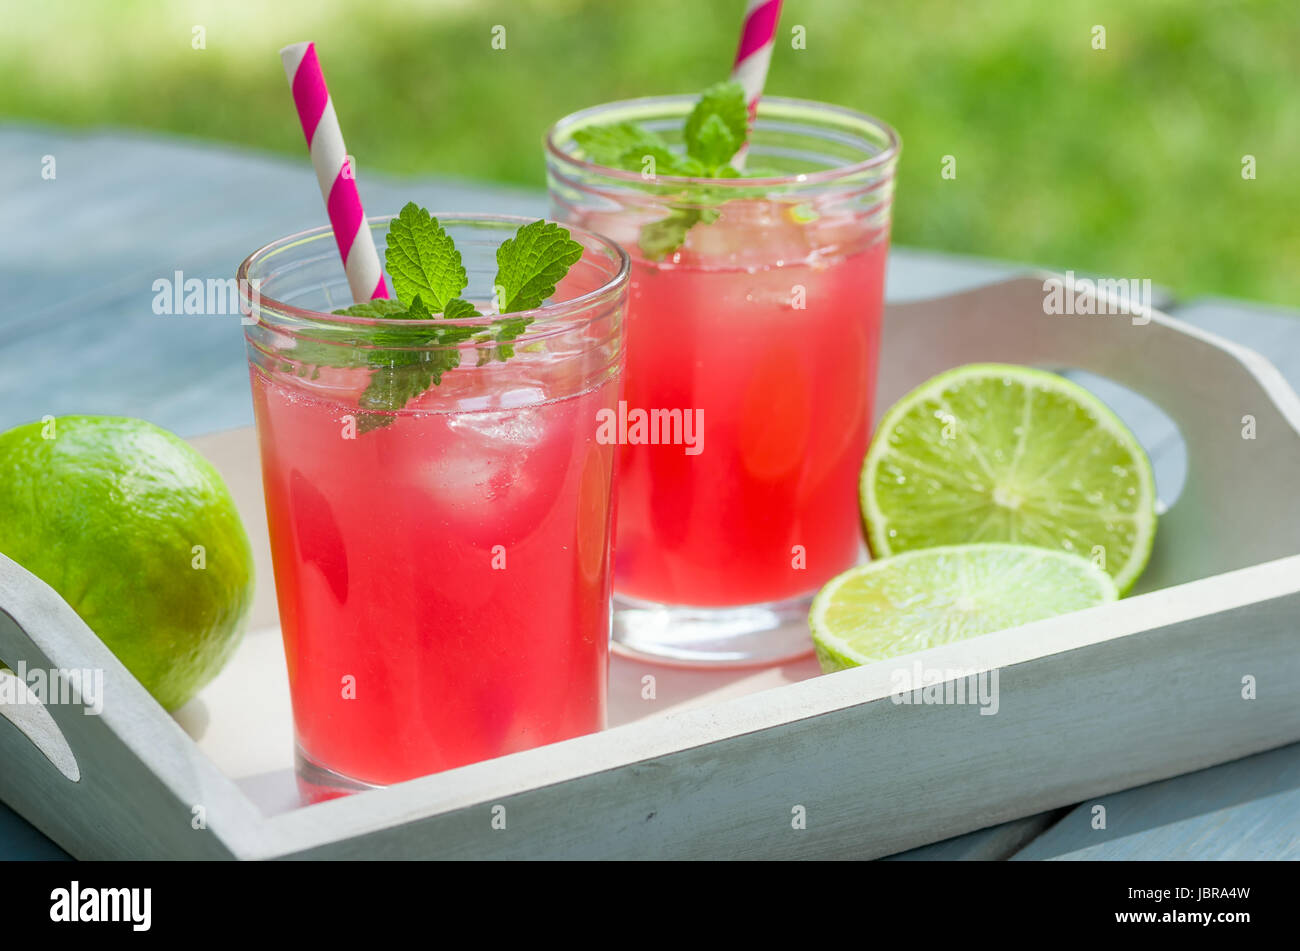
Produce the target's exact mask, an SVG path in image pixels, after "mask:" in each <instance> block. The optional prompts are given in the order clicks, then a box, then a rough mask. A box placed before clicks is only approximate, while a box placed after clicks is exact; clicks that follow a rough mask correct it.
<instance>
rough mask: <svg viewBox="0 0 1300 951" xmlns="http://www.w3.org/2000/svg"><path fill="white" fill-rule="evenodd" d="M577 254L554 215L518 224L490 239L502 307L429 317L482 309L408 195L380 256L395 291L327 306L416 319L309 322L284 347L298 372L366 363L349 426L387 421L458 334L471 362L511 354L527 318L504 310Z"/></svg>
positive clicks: (545, 284)
mask: <svg viewBox="0 0 1300 951" xmlns="http://www.w3.org/2000/svg"><path fill="white" fill-rule="evenodd" d="M581 257H582V245H581V244H579V243H578V242H577V241H574V240H573V238H572V237H570V235H569V232H568V231H566V230H565V229H564V228H561V227H560V226H559V225H555V224H548V223H547V222H544V221H534V222H530V223H529V224H526V225H523V226H521V227H520V228H519V229H518V230H517V231H516V232H515V234H514V237H512V238H509V239H507V240H506V241H505V242H504V243H503V244H502V245H501V247H500V248H498V249H497V267H498V270H497V276H496V280H495V282H494V284H495V285H496V287H497V288H498V291H497V293H498V296H499V298H500V300H499V303H498V308H497V309H498V312H499V313H501V314H502V315H503V316H501V317H500V318H498V319H496V320H493V321H492V322H491V323H490V324H487V325H482V324H478V325H474V324H470V325H465V324H454V323H447V324H437V323H432V324H431V323H428V321H430V320H432V319H435V318H438V317H441V318H442V319H444V320H447V321H453V320H465V319H467V318H471V317H481V316H483V315H482V314H480V313H479V311H478V308H476V307H475V306H474V305H473V304H472V303H471V302H469V301H467V300H464V299H462V298H461V297H460V296H459V295H460V294H461V292H462V291H464V289H465V287H466V286H467V285H468V283H469V279H468V275H467V274H466V271H465V266H464V263H463V262H462V260H461V256H460V252H459V251H458V250H457V249H456V245H455V242H454V241H452V238H451V235H449V234H447V232H446V231H445V230H443V228H442V226H441V225H440V224H439V223H438V219H437V218H434V217H433V216H432V215H430V214H429V212H428V211H427V210H425V209H424V208H420V207H419V206H418V205H416V204H415V203H414V202H410V203H408V204H407V205H406V207H404V208H403V209H402V211H401V213H400V214H399V215H398V216H397V217H396V218H394V219H393V220H392V222H391V223H390V224H389V226H388V247H387V250H386V252H385V258H386V260H387V262H388V269H389V275H390V277H391V278H392V280H393V289H394V290H395V291H396V292H397V298H396V299H391V298H377V299H375V300H368V301H363V302H361V303H359V304H353V305H351V306H350V307H343V308H340V309H338V310H336V311H334V313H335V314H339V315H343V316H349V317H368V318H372V319H386V320H391V321H401V320H411V321H422V323H421V324H420V325H419V326H412V327H409V328H408V327H402V326H401V325H400V324H391V325H388V326H384V327H381V328H368V327H357V328H353V327H329V328H320V329H316V330H313V331H312V336H311V338H310V339H305V338H300V339H299V340H298V341H297V343H296V345H295V347H294V349H293V351H292V353H291V356H292V357H293V359H294V360H295V361H296V362H297V372H298V373H299V375H305V374H306V373H307V372H308V371H309V370H310V371H311V372H312V374H313V378H314V377H315V376H316V375H319V373H320V368H321V367H341V368H351V369H355V368H359V367H369V368H370V370H371V373H370V381H369V383H368V384H367V386H366V388H365V390H364V391H363V392H362V394H361V396H360V398H359V399H358V405H359V406H360V407H361V409H362V410H363V411H364V412H362V413H359V414H357V430H358V431H359V432H363V433H364V432H369V431H370V430H373V429H378V428H379V427H382V426H387V425H389V424H390V423H393V422H395V421H396V419H397V417H396V416H395V415H391V414H394V413H396V411H397V410H400V409H401V408H402V407H404V406H406V405H407V404H408V403H410V402H411V401H412V400H414V399H416V398H417V397H418V396H420V395H421V394H422V393H424V392H425V391H426V390H428V389H429V388H430V387H433V386H437V385H439V384H440V383H441V382H442V378H443V375H444V374H446V373H447V372H448V371H449V370H454V369H456V368H457V367H459V366H460V358H461V352H460V345H461V344H464V343H466V342H467V341H472V342H473V343H474V344H475V345H476V346H477V348H478V365H479V366H483V365H484V364H487V363H491V362H492V361H493V360H498V361H504V360H508V359H509V358H510V357H512V356H514V347H513V345H512V344H513V341H515V340H516V339H517V338H518V337H519V336H520V334H522V333H523V332H524V330H525V329H526V328H527V327H528V325H529V324H530V323H532V320H533V318H531V317H507V316H504V315H505V314H508V313H514V312H517V311H521V310H531V309H533V308H535V307H540V306H541V305H542V303H543V302H544V301H545V300H546V299H547V298H548V297H550V296H551V295H552V294H554V293H555V287H556V285H557V284H558V283H559V282H560V281H561V280H562V279H563V278H564V276H565V274H567V273H568V271H569V268H570V267H572V266H573V264H574V263H575V262H577V261H578V259H579V258H581ZM284 369H285V370H292V369H294V364H290V363H287V362H286V363H285V364H284Z"/></svg>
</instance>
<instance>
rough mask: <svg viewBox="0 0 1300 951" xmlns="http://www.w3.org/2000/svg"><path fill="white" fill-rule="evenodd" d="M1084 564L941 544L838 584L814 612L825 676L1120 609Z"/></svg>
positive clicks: (816, 602)
mask: <svg viewBox="0 0 1300 951" xmlns="http://www.w3.org/2000/svg"><path fill="white" fill-rule="evenodd" d="M1118 597H1119V590H1118V588H1117V587H1116V585H1115V582H1114V580H1113V579H1112V578H1111V577H1110V575H1109V574H1108V573H1106V572H1105V571H1103V570H1102V569H1100V568H1098V567H1097V566H1096V565H1094V564H1093V563H1092V562H1090V561H1088V560H1087V559H1086V558H1083V557H1081V556H1079V555H1074V554H1070V553H1068V552H1061V551H1055V550H1052V549H1048V548H1041V547H1038V546H1032V545H1014V544H1006V543H1000V542H993V543H986V544H976V545H941V546H936V547H933V548H921V549H916V550H914V551H910V552H904V553H903V554H900V555H895V556H893V557H890V558H884V559H880V560H877V561H872V562H868V563H867V564H865V565H859V566H857V567H855V568H851V569H850V570H849V571H846V572H844V573H843V574H841V575H839V576H837V577H835V578H833V579H832V580H831V581H830V582H828V583H827V584H826V586H825V587H823V588H822V590H821V591H820V592H819V593H818V594H817V596H816V597H815V598H814V599H813V603H812V608H811V611H810V612H809V625H810V627H811V629H812V637H813V644H814V646H815V648H816V651H817V657H818V660H819V661H820V662H821V665H822V669H823V670H825V671H832V670H842V669H844V668H846V667H855V666H858V665H861V664H869V663H874V662H876V661H880V660H886V659H889V658H891V657H897V656H901V655H904V654H909V653H912V652H914V651H918V650H925V649H927V648H930V647H937V646H940V645H942V644H950V643H955V642H957V641H960V640H965V639H967V638H970V637H977V636H980V635H983V634H990V633H993V632H994V631H1000V630H1006V629H1008V628H1012V627H1018V626H1020V625H1022V624H1028V623H1031V622H1033V621H1039V620H1043V619H1045V618H1049V617H1056V616H1058V615H1061V614H1066V613H1070V612H1072V611H1078V610H1083V609H1085V608H1089V607H1096V606H1097V605H1100V604H1106V603H1109V602H1111V601H1115V600H1116V599H1117V598H1118Z"/></svg>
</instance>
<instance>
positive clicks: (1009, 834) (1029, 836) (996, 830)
mask: <svg viewBox="0 0 1300 951" xmlns="http://www.w3.org/2000/svg"><path fill="white" fill-rule="evenodd" d="M1068 812H1069V810H1068V809H1053V810H1051V811H1049V812H1040V813H1038V814H1037V815H1033V816H1028V817H1026V818H1024V819H1015V820H1013V821H1011V822H1004V823H1002V824H1001V825H996V826H990V827H989V828H987V829H980V830H978V831H976V832H968V833H967V834H966V835H959V836H956V837H955V838H952V839H945V840H944V841H942V842H936V843H934V844H933V845H923V846H921V847H920V848H919V849H911V850H910V851H907V852H899V853H898V854H896V855H889V856H886V857H885V859H884V861H887V862H997V861H1001V860H1003V859H1007V858H1010V857H1011V856H1013V855H1015V854H1016V852H1018V851H1020V849H1022V848H1024V847H1025V846H1026V845H1028V844H1029V843H1030V842H1032V841H1033V840H1034V839H1035V838H1036V837H1037V836H1039V835H1041V834H1042V833H1043V832H1045V831H1047V830H1048V829H1050V828H1051V827H1052V825H1053V824H1054V823H1056V822H1058V821H1059V820H1060V819H1061V817H1062V816H1064V815H1065V814H1066V813H1068Z"/></svg>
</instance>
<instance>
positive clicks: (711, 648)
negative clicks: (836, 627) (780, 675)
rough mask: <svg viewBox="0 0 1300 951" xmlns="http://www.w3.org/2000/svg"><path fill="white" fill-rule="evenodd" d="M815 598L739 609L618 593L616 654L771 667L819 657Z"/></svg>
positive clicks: (678, 663) (698, 663) (687, 663)
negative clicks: (813, 629)
mask: <svg viewBox="0 0 1300 951" xmlns="http://www.w3.org/2000/svg"><path fill="white" fill-rule="evenodd" d="M812 599H813V596H812V595H811V594H809V595H806V596H805V597H801V598H792V599H790V600H788V601H774V602H770V603H767V604H750V605H745V606H744V607H736V608H694V607H683V606H677V605H669V604H655V603H653V602H649V601H638V600H636V599H634V598H628V597H623V596H621V595H618V594H615V595H614V650H615V651H616V652H617V653H619V654H622V655H624V656H627V657H632V658H635V659H638V660H648V661H653V662H655V663H659V664H669V665H672V666H678V667H715V668H726V667H770V666H774V665H776V664H782V663H786V662H788V661H792V660H800V659H802V658H804V657H808V656H810V655H811V654H812V653H813V643H812V636H811V635H810V634H809V632H808V609H809V608H810V607H811V605H812Z"/></svg>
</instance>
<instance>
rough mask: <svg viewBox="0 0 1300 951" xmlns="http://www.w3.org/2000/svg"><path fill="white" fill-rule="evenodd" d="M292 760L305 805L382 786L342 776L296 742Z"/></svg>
mask: <svg viewBox="0 0 1300 951" xmlns="http://www.w3.org/2000/svg"><path fill="white" fill-rule="evenodd" d="M293 761H294V762H293V766H294V772H295V773H296V774H297V777H298V794H299V795H300V796H302V801H303V802H304V803H305V804H307V805H311V804H312V803H316V802H325V800H327V799H337V798H339V797H340V796H350V795H352V793H359V792H365V791H366V790H367V789H383V788H384V787H383V786H376V785H375V784H374V783H367V782H362V781H361V780H359V779H353V778H352V777H351V776H344V775H343V774H342V773H336V772H334V770H332V769H330V768H329V767H327V766H322V765H321V764H320V763H317V762H316V761H315V760H313V759H312V758H311V757H309V756H308V755H307V754H306V753H304V752H303V751H302V747H301V746H298V745H297V744H296V743H295V744H294V747H293Z"/></svg>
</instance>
